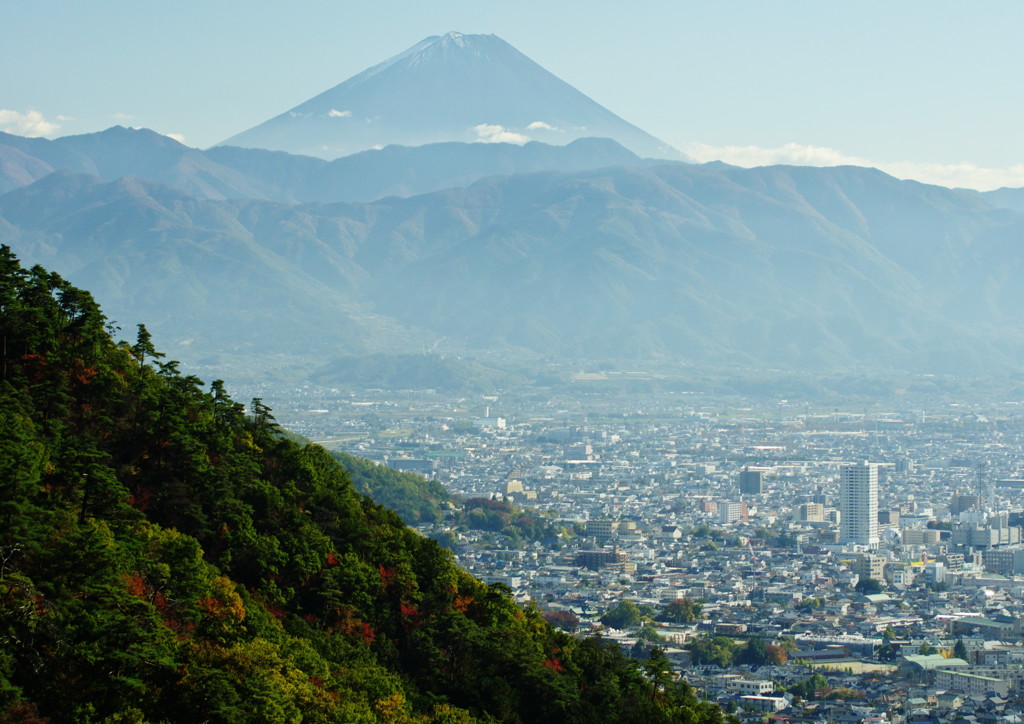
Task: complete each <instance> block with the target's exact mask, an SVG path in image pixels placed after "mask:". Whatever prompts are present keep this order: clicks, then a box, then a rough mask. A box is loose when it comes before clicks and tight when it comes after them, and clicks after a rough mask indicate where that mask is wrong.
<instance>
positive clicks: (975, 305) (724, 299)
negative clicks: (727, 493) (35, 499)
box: [0, 164, 1024, 372]
mask: <svg viewBox="0 0 1024 724" xmlns="http://www.w3.org/2000/svg"><path fill="white" fill-rule="evenodd" d="M894 209H899V210H900V211H899V213H895V212H894ZM111 220H115V221H118V222H119V223H121V222H123V223H122V226H121V228H120V229H117V227H115V226H114V225H113V223H112V221H111ZM0 223H2V224H5V225H6V227H5V229H4V231H3V232H0V233H3V234H4V235H5V236H6V238H8V239H11V243H12V244H13V245H14V246H15V247H16V248H18V249H19V251H20V252H21V253H22V254H23V255H24V256H25V257H26V258H30V259H32V260H33V261H40V262H43V263H45V264H48V265H56V266H57V267H58V268H59V269H60V270H61V271H62V272H64V273H68V274H70V276H71V278H72V280H73V281H75V282H76V283H82V284H84V283H85V282H87V281H92V282H94V284H93V286H94V288H95V289H96V292H97V294H98V295H99V296H100V298H101V299H103V300H104V304H105V305H106V306H108V307H109V308H110V309H111V310H112V311H113V313H114V314H115V317H116V318H118V319H119V321H121V322H131V321H134V319H135V317H136V316H138V315H139V314H140V313H142V312H143V311H146V312H147V313H148V314H151V315H152V323H153V329H154V331H156V332H159V333H160V334H162V335H167V336H166V337H162V338H164V339H173V340H175V341H185V340H187V339H192V340H193V344H198V345H199V346H203V347H207V348H209V347H211V346H212V347H216V346H217V345H218V344H220V346H221V348H222V349H235V350H242V349H250V350H253V349H259V348H267V349H268V350H269V349H270V348H271V347H274V348H278V349H296V348H301V349H303V350H307V351H308V352H309V353H311V354H315V353H316V349H318V348H320V347H323V348H324V349H328V348H330V346H331V345H332V344H337V343H338V342H340V341H341V340H344V344H345V345H346V347H348V348H349V349H350V350H351V351H352V352H353V353H359V354H364V353H365V354H369V353H373V352H389V353H402V352H409V351H414V350H418V349H421V348H423V347H431V346H433V345H434V344H435V343H436V342H437V341H438V340H439V339H442V338H443V339H445V340H446V342H445V344H448V345H452V349H457V350H465V351H471V350H492V351H496V350H506V352H507V353H513V354H525V355H542V356H545V355H559V356H562V357H568V358H590V359H595V358H602V359H603V358H609V357H626V358H629V357H632V358H637V359H639V358H648V359H663V360H665V362H666V363H671V361H672V360H680V361H688V362H690V363H700V362H703V363H710V364H714V363H715V361H716V360H722V359H730V360H731V361H733V362H735V363H742V364H747V365H754V366H762V367H764V366H781V367H789V368H795V369H815V368H822V369H840V368H847V369H848V368H877V369H883V370H891V369H906V370H915V371H921V372H934V371H956V370H958V369H960V370H968V369H975V370H981V369H990V370H995V369H1016V368H1017V366H1018V363H1017V362H1016V360H1017V359H1019V355H1018V353H1019V352H1020V350H1021V345H1022V340H1024V331H1022V329H1021V325H1020V322H1019V320H1018V319H1017V315H1016V312H1015V310H1016V309H1017V308H1019V307H1018V305H1020V304H1022V303H1024V298H1022V294H1021V292H1019V291H1017V289H1016V288H1015V285H1013V284H1012V281H1011V280H1012V278H1013V274H1014V273H1015V271H1014V270H1018V269H1020V268H1021V267H1022V264H1024V262H1022V249H1021V248H1020V244H1019V242H1018V241H1017V240H1018V239H1019V238H1021V236H1020V235H1021V230H1022V228H1024V226H1022V225H1024V216H1021V215H1020V214H1017V213H1015V212H1011V211H1006V210H999V209H993V208H992V207H991V206H990V205H988V204H986V203H985V202H984V201H981V200H979V199H978V198H977V197H976V196H972V195H970V194H963V193H959V192H955V191H950V190H947V189H941V188H939V187H927V186H922V185H919V184H914V183H910V182H903V181H898V180H896V179H893V178H892V177H889V176H886V175H885V174H882V173H881V172H878V171H874V170H866V169H859V168H856V167H848V168H837V169H809V168H801V167H792V168H786V167H773V168H767V169H750V170H747V169H738V168H735V167H707V166H691V165H686V164H667V165H653V166H647V167H637V166H633V167H610V168H605V169H594V170H586V171H578V172H572V173H565V172H552V171H547V172H538V173H534V174H521V175H513V176H506V177H489V178H485V179H481V180H479V181H476V182H474V183H473V184H471V185H469V186H466V187H463V188H453V189H447V190H442V191H436V192H431V193H428V194H423V195H419V196H414V197H409V198H397V197H391V198H385V199H378V200H377V201H374V202H372V203H365V204H353V203H332V204H305V205H288V204H280V203H274V202H266V201H258V200H234V201H207V200H198V199H194V198H191V197H188V196H187V194H183V193H182V192H177V191H171V190H170V189H168V188H166V187H163V186H160V185H158V184H156V185H154V184H151V183H149V184H147V183H145V182H128V181H124V182H120V185H118V184H117V183H109V184H103V183H101V182H99V181H97V180H95V179H93V180H92V181H88V182H86V181H83V180H82V178H80V177H76V176H74V175H70V174H65V175H64V176H60V175H55V176H53V177H52V178H49V179H47V180H44V181H40V182H37V184H36V185H33V186H29V187H25V188H23V189H19V190H16V191H13V192H9V193H8V194H6V195H4V196H0ZM129 260H130V263H129ZM169 269H173V270H175V273H176V274H177V275H178V276H177V277H175V278H174V280H173V282H172V281H171V280H170V278H167V277H166V273H167V272H166V270H169ZM228 270H230V273H229V271H228ZM241 272H244V273H241ZM979 289H981V290H984V293H983V294H979V293H978V290H979ZM253 300H263V301H264V303H263V304H259V305H254V304H253ZM210 308H215V309H217V310H218V315H211V314H210V313H209V309H210ZM169 310H174V314H173V315H170V314H168V311H169ZM122 315H124V316H122ZM336 354H337V353H336V352H334V353H332V356H334V355H336Z"/></svg>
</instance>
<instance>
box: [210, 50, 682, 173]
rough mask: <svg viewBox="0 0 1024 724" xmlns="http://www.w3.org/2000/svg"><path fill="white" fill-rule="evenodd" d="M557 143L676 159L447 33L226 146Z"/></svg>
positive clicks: (594, 107) (505, 57)
mask: <svg viewBox="0 0 1024 724" xmlns="http://www.w3.org/2000/svg"><path fill="white" fill-rule="evenodd" d="M509 134H514V137H515V138H517V139H518V140H520V141H523V140H533V141H543V142H545V143H551V144H556V145H562V144H565V143H568V142H569V141H572V140H574V139H577V138H584V137H593V136H596V137H602V138H612V139H614V140H616V141H618V142H619V143H620V144H622V145H623V146H625V147H626V148H628V149H630V150H631V151H633V152H634V153H637V154H638V155H640V156H645V157H654V158H673V159H682V158H683V156H682V154H681V153H680V152H679V151H677V150H676V149H674V148H672V147H671V146H669V145H668V144H666V143H664V142H663V141H660V140H658V139H657V138H654V137H653V136H651V135H650V134H648V133H646V132H644V131H642V130H641V129H639V128H637V127H636V126H634V125H632V124H630V123H628V122H626V121H624V120H623V119H622V118H620V117H618V116H617V115H615V114H614V113H612V112H611V111H609V110H608V109H607V108H604V107H603V106H601V105H599V104H598V103H595V102H594V101H593V100H591V99H590V98H588V97H587V96H585V95H583V94H582V93H580V92H579V91H578V90H576V89H575V88H573V87H572V86H570V85H569V84H567V83H565V82H564V81H562V80H561V79H559V78H558V77H556V76H554V75H552V74H551V73H550V72H548V71H547V70H545V69H544V68H542V67H540V66H539V65H537V64H536V63H535V62H533V61H532V60H530V59H529V58H527V57H526V56H525V55H523V54H522V53H520V52H519V51H518V50H516V49H515V48H513V47H512V46H511V45H509V44H508V43H506V42H505V41H504V40H502V39H501V38H499V37H497V36H495V35H463V34H461V33H454V32H452V33H447V34H446V35H443V36H433V37H429V38H426V39H425V40H423V41H421V42H420V43H417V44H416V45H414V46H413V47H411V48H409V49H408V50H406V51H405V52H403V53H400V54H399V55H396V56H394V57H392V58H389V59H388V60H385V61H384V62H382V63H380V64H378V65H375V66H373V67H372V68H369V69H367V70H365V71H363V72H362V73H359V74H358V75H355V76H353V77H352V78H349V79H348V80H346V81H345V82H344V83H341V84H340V85H337V86H335V87H334V88H331V89H330V90H327V91H324V92H323V93H321V94H320V95H318V96H316V97H314V98H312V99H310V100H308V101H306V102H304V103H301V104H299V105H298V106H296V107H294V108H292V109H291V110H288V111H286V112H284V113H282V114H280V115H278V116H276V117H274V118H271V119H269V120H267V121H264V122H263V123H260V124H259V125H257V126H255V127H253V128H250V129H248V130H246V131H243V132H242V133H239V134H236V135H234V136H232V137H231V138H229V139H227V140H226V141H224V142H223V144H222V145H228V146H245V147H248V148H265V149H271V150H279V151H288V152H289V153H297V154H303V155H307V156H318V157H321V158H327V159H332V158H338V157H340V156H347V155H350V154H353V153H356V152H358V151H364V150H367V149H372V148H380V147H383V146H387V145H390V144H400V145H403V146H421V145H424V144H429V143H439V142H444V141H460V142H472V141H495V140H501V139H509V138H513V136H511V135H509Z"/></svg>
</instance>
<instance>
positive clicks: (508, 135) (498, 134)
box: [473, 123, 530, 146]
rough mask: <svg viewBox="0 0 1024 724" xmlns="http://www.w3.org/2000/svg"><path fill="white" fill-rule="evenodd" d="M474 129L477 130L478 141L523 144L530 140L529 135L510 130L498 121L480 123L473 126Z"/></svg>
mask: <svg viewBox="0 0 1024 724" xmlns="http://www.w3.org/2000/svg"><path fill="white" fill-rule="evenodd" d="M473 130H474V131H476V141H477V143H515V144H517V145H519V146H522V145H523V144H524V143H526V142H528V141H529V140H530V138H529V136H524V135H523V134H522V133H516V132H515V131H510V130H508V129H507V128H505V127H504V126H500V125H498V124H496V123H480V124H478V125H476V126H473Z"/></svg>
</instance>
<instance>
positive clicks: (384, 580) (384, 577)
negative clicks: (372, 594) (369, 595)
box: [377, 563, 395, 588]
mask: <svg viewBox="0 0 1024 724" xmlns="http://www.w3.org/2000/svg"><path fill="white" fill-rule="evenodd" d="M377 569H378V571H379V572H380V587H381V588H389V587H390V586H391V584H392V583H394V581H395V569H394V568H386V567H385V566H384V564H383V563H381V564H380V565H379V566H377Z"/></svg>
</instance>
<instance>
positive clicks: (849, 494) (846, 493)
mask: <svg viewBox="0 0 1024 724" xmlns="http://www.w3.org/2000/svg"><path fill="white" fill-rule="evenodd" d="M839 506H840V509H841V510H842V513H843V516H842V519H841V521H840V524H839V542H840V543H842V544H847V543H853V544H856V545H862V546H867V547H869V548H877V547H878V465H877V464H875V463H869V462H863V463H859V464H855V465H844V466H843V467H842V468H841V469H840V478H839Z"/></svg>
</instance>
